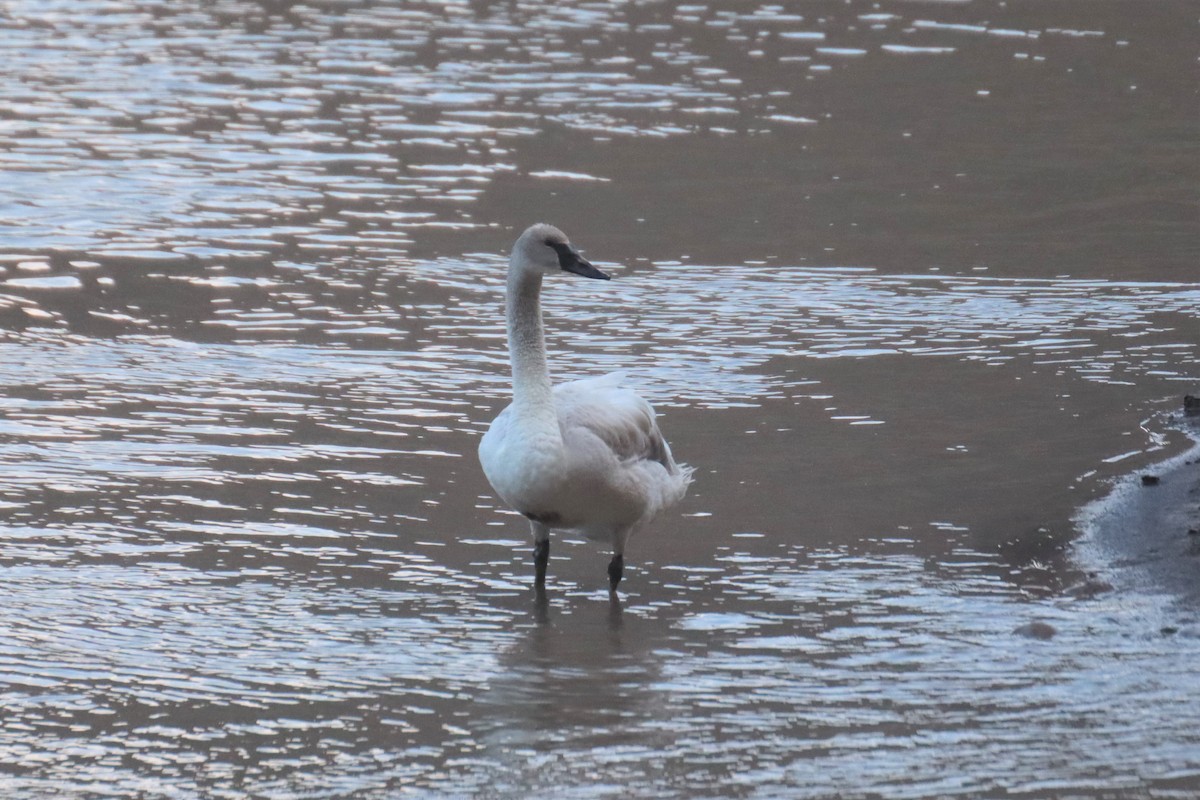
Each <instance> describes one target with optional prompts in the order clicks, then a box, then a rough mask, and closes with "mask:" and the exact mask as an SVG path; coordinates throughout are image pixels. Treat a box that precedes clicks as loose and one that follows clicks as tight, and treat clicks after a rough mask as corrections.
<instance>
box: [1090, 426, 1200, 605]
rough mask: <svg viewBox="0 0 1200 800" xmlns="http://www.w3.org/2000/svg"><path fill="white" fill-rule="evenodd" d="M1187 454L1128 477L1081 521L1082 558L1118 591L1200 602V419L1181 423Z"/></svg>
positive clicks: (1095, 504) (1180, 427)
mask: <svg viewBox="0 0 1200 800" xmlns="http://www.w3.org/2000/svg"><path fill="white" fill-rule="evenodd" d="M1176 425H1177V428H1178V430H1180V431H1182V432H1183V433H1184V434H1186V435H1187V436H1188V437H1189V438H1190V439H1191V445H1190V446H1189V447H1188V448H1187V450H1186V451H1185V452H1183V453H1180V454H1178V455H1175V456H1173V457H1172V458H1169V459H1167V460H1165V461H1162V462H1159V463H1157V464H1153V465H1151V466H1149V467H1147V468H1145V469H1142V470H1139V471H1138V472H1136V473H1134V474H1131V475H1127V476H1125V477H1124V478H1122V479H1121V480H1120V481H1119V482H1117V484H1116V485H1115V486H1114V487H1113V490H1112V491H1111V492H1109V493H1108V495H1106V496H1105V497H1103V498H1101V499H1099V500H1097V501H1094V502H1092V503H1089V504H1088V505H1087V506H1085V507H1084V508H1083V509H1082V510H1081V511H1080V513H1079V515H1078V516H1077V525H1078V527H1079V529H1080V531H1081V537H1080V539H1079V540H1078V542H1077V545H1076V551H1077V554H1078V556H1079V557H1080V558H1081V560H1083V561H1084V562H1085V563H1087V564H1088V565H1089V567H1095V566H1096V565H1100V566H1099V570H1100V572H1101V575H1102V577H1103V578H1104V580H1106V581H1107V582H1108V583H1110V584H1112V586H1113V587H1114V588H1115V589H1117V590H1133V591H1139V592H1143V593H1147V594H1161V593H1164V592H1166V593H1169V594H1171V595H1174V596H1175V597H1176V598H1178V600H1179V601H1180V602H1181V603H1183V604H1184V605H1186V606H1188V607H1192V608H1194V607H1195V606H1196V604H1197V603H1200V579H1198V578H1200V419H1197V418H1196V417H1195V416H1193V415H1188V416H1180V417H1179V418H1178V419H1177V420H1176Z"/></svg>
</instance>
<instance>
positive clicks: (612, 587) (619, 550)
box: [608, 530, 630, 594]
mask: <svg viewBox="0 0 1200 800" xmlns="http://www.w3.org/2000/svg"><path fill="white" fill-rule="evenodd" d="M629 534H630V531H629V530H622V531H617V532H615V533H614V534H613V557H612V561H610V562H608V590H609V591H610V592H612V593H613V594H616V593H617V584H619V583H620V582H621V578H622V577H623V576H624V575H625V542H627V541H628V540H629Z"/></svg>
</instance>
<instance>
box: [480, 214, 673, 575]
mask: <svg viewBox="0 0 1200 800" xmlns="http://www.w3.org/2000/svg"><path fill="white" fill-rule="evenodd" d="M567 272H572V273H574V274H576V275H582V276H583V277H585V278H600V279H602V280H608V277H609V276H608V275H606V274H605V273H603V272H601V271H600V270H598V269H596V268H595V267H593V266H592V265H591V264H590V263H588V261H587V260H586V259H584V258H583V257H582V256H580V255H579V253H578V251H576V250H575V248H574V247H572V246H571V244H570V242H568V241H567V237H566V236H564V235H563V233H562V231H560V230H558V228H555V227H554V226H552V225H544V224H538V225H534V226H532V227H530V228H529V229H528V230H526V231H525V232H524V233H523V234H521V237H520V238H519V239H517V242H516V244H515V245H513V251H512V256H511V258H510V259H509V262H508V291H507V295H506V298H505V310H506V318H507V320H508V350H509V357H510V359H511V362H512V375H513V400H512V403H511V404H510V405H509V406H508V408H506V409H504V410H503V411H502V412H500V415H499V416H498V417H496V419H495V421H493V422H492V424H491V427H489V428H488V430H487V433H486V434H484V437H483V441H481V442H480V443H479V461H480V463H481V464H482V465H483V471H484V474H485V475H487V479H488V481H489V482H490V483H491V484H492V488H493V489H495V490H496V494H498V495H500V497H501V499H503V500H504V502H505V503H507V504H508V505H509V506H511V507H512V508H514V509H516V510H517V511H519V512H520V513H521V514H523V515H524V516H525V517H526V518H528V519H529V524H530V528H531V532H532V534H533V539H534V551H533V561H534V569H535V575H536V577H535V585H536V586H537V587H539V588H540V587H542V586H544V585H545V581H546V562H547V561H548V560H549V558H550V531H551V529H553V528H560V529H570V530H578V531H581V532H583V533H584V534H585V535H586V536H587V537H588V538H589V539H598V540H601V541H609V542H611V543H612V551H613V557H612V561H611V562H610V563H609V565H608V580H609V588H610V590H611V591H612V592H614V593H615V592H616V590H617V584H618V583H620V581H621V575H622V573H623V571H624V562H625V543H626V542H627V541H628V540H629V537H630V535H631V534H632V533H633V532H634V531H636V530H637V529H638V528H640V527H641V526H643V525H645V524H646V523H647V522H649V521H650V520H651V519H652V518H653V517H654V516H655V515H656V514H657V513H658V512H659V511H662V510H663V509H664V508H666V507H668V506H670V505H672V504H674V503H676V502H678V501H679V500H680V499H681V498H682V497H683V495H684V494H685V493H686V492H687V487H688V484H689V483H691V481H692V468H691V467H688V466H686V465H682V464H676V463H675V459H674V458H672V457H671V448H670V447H669V446H668V445H667V442H666V440H665V439H663V436H662V433H661V432H659V430H658V425H657V424H656V423H655V421H654V409H653V408H651V406H650V404H649V403H647V402H646V401H645V400H643V399H642V398H640V397H638V396H637V395H636V394H634V393H633V392H632V391H630V390H629V389H625V388H622V387H621V385H620V382H621V377H622V376H621V374H620V373H612V374H611V375H605V376H603V377H600V378H586V379H584V380H578V381H571V382H570V383H562V384H559V385H558V386H555V387H553V388H551V384H550V372H549V370H548V369H547V367H546V343H545V337H544V336H543V333H542V311H541V304H540V301H539V298H540V295H541V291H542V278H543V277H544V276H547V275H560V274H563V273H567Z"/></svg>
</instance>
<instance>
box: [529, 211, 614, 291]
mask: <svg viewBox="0 0 1200 800" xmlns="http://www.w3.org/2000/svg"><path fill="white" fill-rule="evenodd" d="M512 261H513V264H515V265H518V266H520V267H521V268H522V269H527V270H531V271H534V272H539V273H541V274H543V275H556V274H559V273H562V272H573V273H574V274H576V275H582V276H583V277H585V278H599V279H601V280H605V281H606V280H608V279H609V275H608V273H606V272H602V271H600V270H598V269H596V268H595V267H593V266H592V264H591V262H589V261H588V260H587V259H586V258H584V257H583V256H581V255H579V251H578V250H576V249H575V248H574V247H572V246H571V243H570V242H569V241H568V240H567V237H566V234H564V233H563V232H562V231H560V230H559V229H558V228H556V227H554V226H553V225H547V224H545V223H543V222H539V223H538V224H537V225H531V226H530V227H528V228H526V229H525V232H524V233H522V234H521V238H519V239H517V243H516V244H515V245H513V254H512Z"/></svg>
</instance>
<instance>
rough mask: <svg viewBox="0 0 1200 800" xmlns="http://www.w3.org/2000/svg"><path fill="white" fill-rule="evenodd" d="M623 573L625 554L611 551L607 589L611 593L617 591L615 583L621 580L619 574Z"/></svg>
mask: <svg viewBox="0 0 1200 800" xmlns="http://www.w3.org/2000/svg"><path fill="white" fill-rule="evenodd" d="M624 574H625V556H624V554H622V553H613V557H612V561H610V562H608V590H609V591H610V592H612V593H613V594H616V593H617V584H619V583H620V582H621V576H622V575H624Z"/></svg>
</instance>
